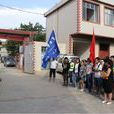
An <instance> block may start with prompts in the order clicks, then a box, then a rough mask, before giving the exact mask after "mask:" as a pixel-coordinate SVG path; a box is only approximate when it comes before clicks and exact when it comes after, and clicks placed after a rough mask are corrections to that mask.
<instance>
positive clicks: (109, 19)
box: [105, 8, 114, 26]
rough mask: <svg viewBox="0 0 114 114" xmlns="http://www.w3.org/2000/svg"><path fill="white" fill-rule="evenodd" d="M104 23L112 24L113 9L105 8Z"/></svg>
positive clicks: (113, 24)
mask: <svg viewBox="0 0 114 114" xmlns="http://www.w3.org/2000/svg"><path fill="white" fill-rule="evenodd" d="M105 24H106V25H109V26H114V10H113V9H108V8H105Z"/></svg>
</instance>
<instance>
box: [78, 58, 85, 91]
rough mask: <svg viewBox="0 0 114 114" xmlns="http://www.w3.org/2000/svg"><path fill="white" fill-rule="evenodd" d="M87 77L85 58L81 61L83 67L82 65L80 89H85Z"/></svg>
mask: <svg viewBox="0 0 114 114" xmlns="http://www.w3.org/2000/svg"><path fill="white" fill-rule="evenodd" d="M85 78H86V65H85V64H84V60H82V61H81V67H80V81H79V87H80V91H84V87H85V84H84V82H85Z"/></svg>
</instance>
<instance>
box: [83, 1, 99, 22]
mask: <svg viewBox="0 0 114 114" xmlns="http://www.w3.org/2000/svg"><path fill="white" fill-rule="evenodd" d="M84 2H85V3H89V4H93V5H96V6H98V19H97V20H98V22H94V21H87V20H84V18H83V8H84V7H83V6H84ZM82 21H85V22H89V23H95V24H100V5H99V4H98V3H96V2H93V1H87V0H83V3H82Z"/></svg>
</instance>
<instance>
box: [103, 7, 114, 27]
mask: <svg viewBox="0 0 114 114" xmlns="http://www.w3.org/2000/svg"><path fill="white" fill-rule="evenodd" d="M105 9H109V10H114V8H113V7H108V6H104V25H105V26H109V27H113V28H114V25H109V24H106V23H105Z"/></svg>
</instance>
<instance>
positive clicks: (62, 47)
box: [34, 42, 66, 73]
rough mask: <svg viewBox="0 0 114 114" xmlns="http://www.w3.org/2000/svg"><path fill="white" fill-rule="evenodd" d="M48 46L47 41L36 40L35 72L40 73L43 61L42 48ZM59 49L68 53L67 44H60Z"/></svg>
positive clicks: (63, 52)
mask: <svg viewBox="0 0 114 114" xmlns="http://www.w3.org/2000/svg"><path fill="white" fill-rule="evenodd" d="M43 46H44V47H46V46H47V43H46V42H34V72H35V73H38V72H39V71H41V70H42V68H41V63H42V59H41V58H42V52H41V48H42V47H43ZM58 46H59V49H60V52H61V53H62V54H65V53H66V45H65V44H59V45H58Z"/></svg>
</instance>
